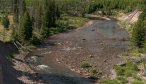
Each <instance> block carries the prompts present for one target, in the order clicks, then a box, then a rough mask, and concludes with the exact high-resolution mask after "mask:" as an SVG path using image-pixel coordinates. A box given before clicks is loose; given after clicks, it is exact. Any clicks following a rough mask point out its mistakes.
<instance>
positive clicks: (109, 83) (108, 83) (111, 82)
mask: <svg viewBox="0 0 146 84" xmlns="http://www.w3.org/2000/svg"><path fill="white" fill-rule="evenodd" d="M102 84H122V83H121V82H119V81H118V80H105V81H103V82H102Z"/></svg>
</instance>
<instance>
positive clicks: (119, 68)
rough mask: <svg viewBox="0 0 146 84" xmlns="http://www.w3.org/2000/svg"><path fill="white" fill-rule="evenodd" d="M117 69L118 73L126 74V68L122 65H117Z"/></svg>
mask: <svg viewBox="0 0 146 84" xmlns="http://www.w3.org/2000/svg"><path fill="white" fill-rule="evenodd" d="M115 70H116V73H117V74H118V75H124V72H125V71H124V68H123V67H122V66H118V65H117V66H116V67H115Z"/></svg>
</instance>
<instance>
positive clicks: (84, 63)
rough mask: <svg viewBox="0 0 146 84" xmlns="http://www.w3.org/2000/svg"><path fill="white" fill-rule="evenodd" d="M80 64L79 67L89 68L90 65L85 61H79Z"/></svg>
mask: <svg viewBox="0 0 146 84" xmlns="http://www.w3.org/2000/svg"><path fill="white" fill-rule="evenodd" d="M80 66H81V68H89V67H91V66H90V64H89V63H87V62H85V61H84V62H81V64H80Z"/></svg>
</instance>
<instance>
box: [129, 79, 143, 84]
mask: <svg viewBox="0 0 146 84" xmlns="http://www.w3.org/2000/svg"><path fill="white" fill-rule="evenodd" d="M132 84H144V82H142V81H138V80H134V81H133V82H132Z"/></svg>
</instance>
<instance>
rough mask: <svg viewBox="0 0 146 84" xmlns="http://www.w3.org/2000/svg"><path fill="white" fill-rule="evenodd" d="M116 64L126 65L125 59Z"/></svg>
mask: <svg viewBox="0 0 146 84" xmlns="http://www.w3.org/2000/svg"><path fill="white" fill-rule="evenodd" d="M117 65H118V66H125V65H126V61H122V62H120V63H118V64H117Z"/></svg>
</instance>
